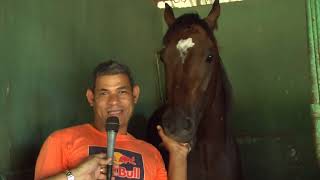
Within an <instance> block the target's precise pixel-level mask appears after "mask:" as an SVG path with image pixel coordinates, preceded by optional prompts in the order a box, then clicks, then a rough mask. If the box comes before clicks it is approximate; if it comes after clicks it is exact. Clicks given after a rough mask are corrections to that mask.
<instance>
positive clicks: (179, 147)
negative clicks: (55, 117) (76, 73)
mask: <svg viewBox="0 0 320 180" xmlns="http://www.w3.org/2000/svg"><path fill="white" fill-rule="evenodd" d="M139 93H140V88H139V86H138V85H136V84H134V81H133V78H132V76H131V73H130V71H129V69H128V67H127V66H125V65H122V64H119V63H117V62H115V61H108V62H104V63H101V64H99V65H98V66H97V67H96V68H95V70H94V72H93V83H92V87H91V88H90V89H88V90H87V93H86V96H87V100H88V102H89V104H90V106H91V107H92V108H93V112H94V121H93V122H92V123H91V124H83V125H78V126H73V127H70V128H66V129H62V130H58V131H56V132H54V133H53V134H51V135H50V136H49V137H48V138H47V139H46V141H45V143H44V144H43V146H42V148H41V151H40V154H39V156H38V159H37V164H36V169H35V180H39V179H44V178H47V179H51V180H59V179H62V180H65V179H68V180H72V179H76V180H81V179H105V166H106V164H107V163H108V162H110V159H108V160H107V159H106V155H105V154H104V152H105V151H106V150H105V147H106V133H105V127H104V126H105V121H106V119H107V118H108V117H110V116H116V117H118V118H119V122H120V127H119V131H118V135H117V138H116V144H115V153H114V169H113V170H114V177H115V178H116V179H138V180H139V179H140V180H166V179H167V172H166V170H165V167H164V163H163V160H162V158H161V155H160V153H159V152H158V150H157V149H156V148H154V147H153V146H152V145H150V144H148V143H146V142H144V141H141V140H138V139H136V138H134V137H133V136H132V135H130V134H129V133H128V132H127V128H128V124H129V120H130V118H131V116H132V114H133V111H134V106H135V104H136V103H137V101H138V98H139ZM158 130H159V135H160V137H161V138H162V140H163V143H164V145H165V147H166V148H167V149H168V151H169V153H170V163H169V173H168V179H169V180H178V179H179V180H186V165H187V164H186V161H187V160H186V157H187V154H188V148H187V146H186V145H185V144H179V143H177V142H175V141H173V140H172V139H170V138H169V137H167V136H166V135H165V134H164V133H163V130H162V129H161V127H158Z"/></svg>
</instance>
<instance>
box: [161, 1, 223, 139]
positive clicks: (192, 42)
mask: <svg viewBox="0 0 320 180" xmlns="http://www.w3.org/2000/svg"><path fill="white" fill-rule="evenodd" d="M219 14H220V5H219V1H218V0H216V1H215V2H214V4H213V6H212V9H211V11H210V13H209V15H208V16H207V17H206V18H204V19H201V18H199V15H197V14H185V15H183V16H181V17H179V18H177V19H176V18H175V16H174V14H173V11H172V9H171V7H170V6H169V5H167V4H166V8H165V11H164V18H165V21H166V23H167V25H168V27H169V28H168V31H167V32H166V34H165V36H164V38H163V45H164V48H163V49H162V50H161V52H160V56H161V60H162V61H163V63H164V66H165V76H166V96H167V99H166V100H167V101H166V109H165V112H164V114H163V116H162V125H163V127H164V130H165V132H166V133H167V134H168V135H170V136H171V137H173V138H174V139H176V140H177V141H180V142H193V141H194V137H195V134H196V132H197V127H198V125H199V122H200V119H201V118H202V116H203V114H204V111H205V110H206V109H205V108H206V105H207V104H208V103H209V101H210V100H209V99H210V98H214V97H213V96H212V97H210V95H209V94H215V93H214V91H215V87H216V86H217V85H216V84H217V79H218V78H220V77H219V73H221V62H220V56H219V52H218V47H217V44H216V40H215V37H214V35H213V30H214V29H215V28H216V23H217V19H218V17H219ZM209 91H210V93H209Z"/></svg>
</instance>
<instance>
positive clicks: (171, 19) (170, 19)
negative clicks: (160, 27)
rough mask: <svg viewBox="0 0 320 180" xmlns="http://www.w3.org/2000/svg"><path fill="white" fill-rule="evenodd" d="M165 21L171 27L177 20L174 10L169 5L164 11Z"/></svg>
mask: <svg viewBox="0 0 320 180" xmlns="http://www.w3.org/2000/svg"><path fill="white" fill-rule="evenodd" d="M164 20H165V21H166V23H167V25H168V26H171V25H172V24H173V22H174V21H175V20H176V18H175V17H174V14H173V10H172V8H171V7H170V6H169V5H168V4H167V3H166V8H165V9H164Z"/></svg>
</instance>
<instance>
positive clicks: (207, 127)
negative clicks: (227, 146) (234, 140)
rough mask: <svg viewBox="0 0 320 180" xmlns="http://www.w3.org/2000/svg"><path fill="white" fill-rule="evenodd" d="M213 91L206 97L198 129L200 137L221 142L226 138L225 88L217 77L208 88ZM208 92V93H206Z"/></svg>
mask: <svg viewBox="0 0 320 180" xmlns="http://www.w3.org/2000/svg"><path fill="white" fill-rule="evenodd" d="M209 91H211V92H215V93H214V94H212V95H211V96H209V97H208V99H209V102H208V103H207V107H206V110H205V112H204V115H203V117H202V119H201V121H200V124H199V129H201V131H200V135H201V134H202V135H201V137H202V138H204V139H205V138H209V139H210V141H215V142H217V141H219V143H223V142H225V140H226V138H227V137H226V136H227V130H226V120H227V119H226V109H225V108H226V104H225V103H227V102H225V100H226V99H225V95H226V94H225V89H224V85H223V82H222V79H221V78H219V79H218V80H217V82H216V85H215V87H214V89H209ZM208 94H210V93H208Z"/></svg>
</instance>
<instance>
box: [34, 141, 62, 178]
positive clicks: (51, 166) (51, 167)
mask: <svg viewBox="0 0 320 180" xmlns="http://www.w3.org/2000/svg"><path fill="white" fill-rule="evenodd" d="M63 154H64V152H63V144H62V142H61V139H60V138H57V137H55V136H53V135H50V136H49V137H48V138H47V139H46V141H45V142H44V144H43V145H42V147H41V150H40V153H39V155H38V158H37V163H36V167H35V176H34V179H35V180H39V179H42V178H46V177H49V176H52V175H55V174H57V173H59V172H62V171H64V170H65V168H66V167H65V166H66V165H65V160H63Z"/></svg>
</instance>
